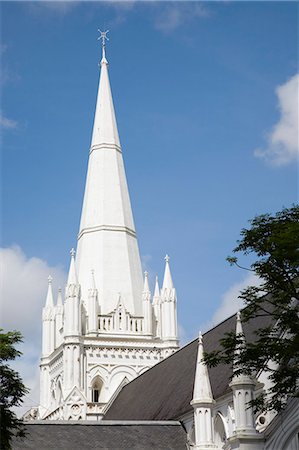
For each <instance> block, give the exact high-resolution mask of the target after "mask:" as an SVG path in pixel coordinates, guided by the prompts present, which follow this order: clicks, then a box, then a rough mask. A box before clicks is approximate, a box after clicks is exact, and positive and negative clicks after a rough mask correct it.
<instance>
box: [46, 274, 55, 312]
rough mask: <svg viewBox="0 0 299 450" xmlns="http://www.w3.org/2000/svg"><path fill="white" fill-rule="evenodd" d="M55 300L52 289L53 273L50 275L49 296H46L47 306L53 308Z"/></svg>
mask: <svg viewBox="0 0 299 450" xmlns="http://www.w3.org/2000/svg"><path fill="white" fill-rule="evenodd" d="M53 306H54V301H53V291H52V277H51V275H49V276H48V292H47V298H46V307H48V308H53Z"/></svg>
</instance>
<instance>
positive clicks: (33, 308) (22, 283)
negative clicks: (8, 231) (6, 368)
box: [0, 246, 66, 412]
mask: <svg viewBox="0 0 299 450" xmlns="http://www.w3.org/2000/svg"><path fill="white" fill-rule="evenodd" d="M0 267H1V282H0V293H1V299H2V300H1V326H2V327H3V328H4V330H5V331H9V330H18V331H20V332H21V333H22V335H23V337H24V343H23V344H22V345H21V351H22V352H23V356H22V357H21V358H19V359H18V360H16V361H15V363H14V364H13V366H14V368H15V369H16V370H17V371H18V372H20V374H21V376H22V378H23V380H24V382H25V384H26V385H27V386H28V387H29V388H30V389H31V392H30V393H29V394H28V397H26V400H25V402H24V408H22V409H21V410H22V412H23V411H24V409H26V408H27V409H28V408H29V407H30V406H32V404H33V403H34V402H36V403H38V391H39V389H38V376H37V371H38V359H39V356H40V350H41V313H42V307H43V305H44V302H45V297H46V291H47V277H48V275H49V274H51V275H52V277H53V288H54V291H55V290H56V289H57V288H58V286H64V284H65V280H66V275H65V273H64V272H63V270H62V269H61V268H60V267H51V266H49V265H48V264H47V262H46V261H43V260H42V259H40V258H27V257H26V255H25V254H24V253H23V251H22V250H21V249H20V247H18V246H14V247H11V248H1V249H0Z"/></svg>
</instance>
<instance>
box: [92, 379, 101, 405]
mask: <svg viewBox="0 0 299 450" xmlns="http://www.w3.org/2000/svg"><path fill="white" fill-rule="evenodd" d="M102 387H103V381H102V380H101V378H100V377H98V376H97V377H96V378H95V379H94V380H93V382H92V385H91V401H92V402H93V403H99V401H100V393H101V390H102Z"/></svg>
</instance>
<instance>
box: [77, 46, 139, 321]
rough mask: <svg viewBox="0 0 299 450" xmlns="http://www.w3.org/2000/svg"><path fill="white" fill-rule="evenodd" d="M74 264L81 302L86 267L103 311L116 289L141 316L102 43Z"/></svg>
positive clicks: (130, 222)
mask: <svg viewBox="0 0 299 450" xmlns="http://www.w3.org/2000/svg"><path fill="white" fill-rule="evenodd" d="M102 39H103V37H102ZM76 262H77V269H78V278H79V283H80V285H81V292H82V299H83V300H84V299H86V298H87V296H88V288H89V277H90V268H91V267H92V268H93V269H94V271H95V277H96V285H97V286H98V287H99V289H100V291H99V300H100V307H101V311H102V312H103V313H105V314H107V313H110V312H111V311H113V310H114V309H115V307H116V304H117V301H118V297H119V293H120V294H121V297H122V299H123V302H124V304H125V307H126V309H127V310H128V311H129V312H130V313H132V314H134V313H135V314H141V312H142V302H141V296H142V271H141V262H140V256H139V250H138V244H137V239H136V232H135V226H134V221H133V216H132V210H131V204H130V198H129V192H128V187H127V181H126V175H125V169H124V164H123V158H122V151H121V147H120V141H119V137H118V131H117V124H116V118H115V113H114V106H113V100H112V94H111V89H110V83H109V76H108V62H107V59H106V56H105V45H104V44H103V58H102V60H101V75H100V82H99V90H98V98H97V104H96V111H95V118H94V126H93V134H92V141H91V148H90V155H89V163H88V172H87V179H86V186H85V194H84V201H83V208H82V215H81V223H80V232H79V235H78V247H77V258H76Z"/></svg>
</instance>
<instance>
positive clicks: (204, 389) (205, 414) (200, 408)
mask: <svg viewBox="0 0 299 450" xmlns="http://www.w3.org/2000/svg"><path fill="white" fill-rule="evenodd" d="M203 355H204V350H203V342H202V335H201V333H199V338H198V351H197V364H196V370H195V380H194V391H193V399H192V401H191V402H190V403H191V405H192V406H193V408H194V430H195V446H194V448H195V449H196V450H206V449H208V448H209V449H210V448H216V445H215V444H214V427H213V419H212V408H213V404H214V403H215V402H214V399H213V395H212V389H211V384H210V378H209V372H208V368H207V366H206V365H205V364H204V362H203Z"/></svg>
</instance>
